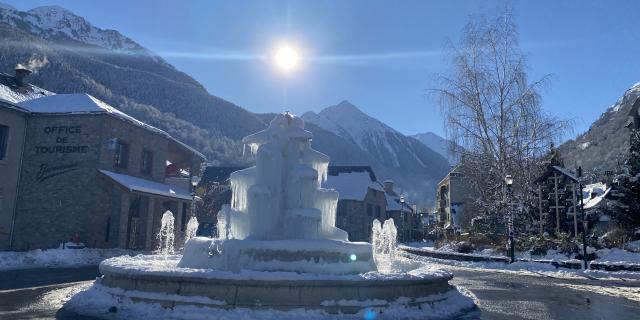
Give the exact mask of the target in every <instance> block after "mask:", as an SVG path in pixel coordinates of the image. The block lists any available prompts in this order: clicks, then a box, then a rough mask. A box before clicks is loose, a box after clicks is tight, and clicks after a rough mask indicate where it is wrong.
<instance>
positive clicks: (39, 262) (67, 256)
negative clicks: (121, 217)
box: [0, 248, 133, 270]
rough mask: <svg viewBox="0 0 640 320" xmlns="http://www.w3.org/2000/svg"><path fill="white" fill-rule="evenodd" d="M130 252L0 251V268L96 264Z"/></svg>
mask: <svg viewBox="0 0 640 320" xmlns="http://www.w3.org/2000/svg"><path fill="white" fill-rule="evenodd" d="M131 253H133V251H130V250H122V249H95V248H84V249H47V250H41V249H37V250H31V251H21V252H15V251H0V270H12V269H28V268H49V267H76V266H85V265H97V264H99V263H100V262H101V261H102V260H104V259H107V258H111V257H115V256H120V255H123V254H131Z"/></svg>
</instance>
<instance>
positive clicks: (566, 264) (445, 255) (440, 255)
mask: <svg viewBox="0 0 640 320" xmlns="http://www.w3.org/2000/svg"><path fill="white" fill-rule="evenodd" d="M400 250H402V251H405V252H408V253H411V254H415V255H419V256H425V257H431V258H436V259H443V260H455V261H471V262H502V263H505V264H507V263H509V258H507V257H502V256H481V255H474V254H468V253H454V252H437V251H432V250H426V249H418V248H410V247H400ZM516 262H537V263H544V264H550V265H552V266H554V267H556V268H565V269H574V270H580V269H581V268H582V262H581V261H575V262H574V261H554V260H526V259H516ZM589 269H591V270H604V271H635V272H640V265H623V264H604V263H600V262H591V263H589Z"/></svg>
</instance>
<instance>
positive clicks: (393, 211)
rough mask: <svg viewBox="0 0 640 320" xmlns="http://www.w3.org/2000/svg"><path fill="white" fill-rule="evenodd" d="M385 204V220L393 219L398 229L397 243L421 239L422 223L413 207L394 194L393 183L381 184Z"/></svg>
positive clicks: (402, 195) (403, 198) (399, 194)
mask: <svg viewBox="0 0 640 320" xmlns="http://www.w3.org/2000/svg"><path fill="white" fill-rule="evenodd" d="M382 185H383V190H384V193H385V199H386V202H387V212H386V213H387V219H389V218H391V219H393V223H394V224H395V226H396V228H397V229H398V241H400V242H409V241H415V240H419V239H422V230H421V229H422V223H421V221H420V216H419V215H418V214H417V212H416V211H417V210H416V208H415V206H412V205H411V204H410V203H409V202H407V201H406V197H405V195H404V194H403V193H402V192H400V193H398V192H396V190H395V189H394V182H393V181H391V180H386V181H384V182H383V183H382Z"/></svg>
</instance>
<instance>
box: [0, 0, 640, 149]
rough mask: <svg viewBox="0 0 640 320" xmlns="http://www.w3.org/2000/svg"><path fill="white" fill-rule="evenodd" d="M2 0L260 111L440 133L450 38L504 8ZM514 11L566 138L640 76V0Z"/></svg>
mask: <svg viewBox="0 0 640 320" xmlns="http://www.w3.org/2000/svg"><path fill="white" fill-rule="evenodd" d="M0 1H4V2H7V3H9V4H11V5H13V6H15V7H17V8H18V9H21V10H27V9H30V8H33V7H36V6H41V5H50V4H57V5H60V6H63V7H65V8H67V9H69V10H71V11H73V12H75V13H76V14H78V15H80V16H83V17H85V18H86V19H87V20H89V21H90V22H91V23H93V24H94V25H96V26H98V27H101V28H111V29H116V30H118V31H120V32H122V33H123V34H125V35H127V36H129V37H131V38H133V39H134V40H136V41H137V42H139V43H141V44H142V45H143V46H145V47H147V48H149V49H151V50H153V51H155V52H157V53H158V54H160V55H161V56H163V57H164V58H165V59H166V60H167V61H169V62H170V63H171V64H173V65H174V66H175V67H176V68H177V69H179V70H182V71H184V72H186V73H187V74H189V75H191V76H193V77H194V78H195V79H197V80H198V81H200V82H201V83H202V84H203V85H204V86H205V87H206V88H207V89H208V90H209V91H210V92H211V93H212V94H214V95H217V96H220V97H222V98H225V99H227V100H229V101H232V102H234V103H236V104H238V105H240V106H242V107H244V108H246V109H248V110H251V111H254V112H278V111H282V110H283V108H285V109H288V110H291V111H293V112H295V113H299V114H301V113H303V112H305V111H307V110H315V111H319V110H320V109H322V108H324V107H326V106H329V105H333V104H337V103H339V102H340V101H342V100H349V101H351V102H352V103H354V104H355V105H357V106H358V107H360V108H361V109H362V110H364V111H365V112H367V113H368V114H370V115H372V116H374V117H376V118H378V119H380V120H382V121H383V122H386V123H387V124H389V125H390V126H392V127H394V128H395V129H397V130H399V131H401V132H403V133H405V134H413V133H417V132H424V131H434V132H436V133H439V134H442V132H443V124H442V118H441V116H440V114H439V112H438V108H437V107H436V105H435V101H433V99H432V98H430V96H429V95H428V89H430V88H433V87H435V85H436V84H435V82H434V78H435V75H436V74H437V73H442V72H446V70H447V66H446V56H445V55H444V51H443V49H444V48H445V44H446V42H447V39H452V40H453V41H457V40H458V39H459V38H460V34H461V30H462V28H463V26H464V24H465V23H466V21H467V20H468V18H469V16H470V15H476V14H487V15H494V14H496V13H497V12H499V11H501V10H502V9H503V8H504V1H495V2H491V1H439V2H435V1H353V0H352V1H224V2H223V1H158V0H139V1H124V0H111V1H82V0H77V1H73V0H69V1H57V0H52V1H33V0H20V1H7V0H0ZM511 4H512V7H513V10H514V15H515V17H516V22H517V25H518V27H519V31H520V35H521V37H520V41H521V45H522V48H523V50H524V51H525V52H526V53H527V55H528V61H529V69H530V70H529V72H530V76H531V78H532V79H537V78H540V77H541V76H543V75H546V74H552V76H553V78H552V82H551V86H550V87H549V88H548V89H547V90H546V91H544V92H543V98H544V102H543V103H544V108H545V109H546V110H548V111H549V112H552V113H554V114H557V115H559V116H561V117H564V118H568V119H572V120H573V121H574V124H575V129H574V132H573V133H572V134H571V133H570V134H568V136H569V137H571V136H573V135H575V134H577V133H580V132H583V131H585V130H586V129H587V128H588V126H589V125H590V124H591V123H592V122H593V121H594V120H595V119H597V117H598V116H599V115H600V114H601V113H602V112H604V111H605V109H606V108H607V107H608V106H610V105H611V104H613V103H614V102H615V101H616V99H618V98H619V97H620V96H621V95H622V93H623V92H624V91H625V90H626V89H628V88H629V87H630V86H631V85H633V84H634V83H636V82H638V81H640V74H638V71H640V32H639V29H640V26H638V25H637V14H638V12H640V1H634V0H628V1H624V0H618V1H561V0H554V1H513V2H512V3H511ZM282 42H288V43H292V44H293V45H294V46H296V47H298V48H299V50H300V51H301V54H302V56H303V58H308V59H306V60H303V61H302V62H301V64H300V65H299V68H298V69H296V70H295V71H294V72H292V73H291V74H289V75H288V76H284V75H283V74H282V73H281V72H279V71H278V70H276V69H275V68H274V66H273V64H272V63H271V61H269V60H268V59H267V60H265V59H264V58H263V57H265V56H270V55H271V54H272V52H273V50H274V49H275V48H276V47H277V46H278V44H279V43H282ZM310 57H311V58H310ZM318 58H321V59H318Z"/></svg>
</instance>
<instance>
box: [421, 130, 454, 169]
mask: <svg viewBox="0 0 640 320" xmlns="http://www.w3.org/2000/svg"><path fill="white" fill-rule="evenodd" d="M412 137H414V138H415V139H416V140H418V141H420V142H422V143H423V144H424V145H425V146H427V147H429V148H430V149H432V150H433V151H435V152H437V153H439V154H440V155H442V156H443V157H445V158H446V159H447V160H448V161H449V163H451V164H456V163H458V157H457V156H456V155H454V154H451V152H450V147H451V142H450V141H449V140H447V139H445V138H443V137H441V136H439V135H437V134H435V133H433V132H431V131H428V132H425V133H417V134H414V135H413V136H412Z"/></svg>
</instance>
